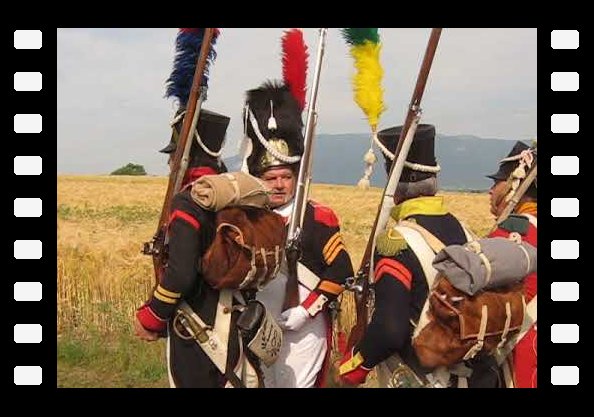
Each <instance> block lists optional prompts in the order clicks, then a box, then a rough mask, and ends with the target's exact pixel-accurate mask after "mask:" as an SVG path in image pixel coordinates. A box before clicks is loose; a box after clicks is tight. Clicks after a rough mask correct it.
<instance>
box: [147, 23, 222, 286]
mask: <svg viewBox="0 0 594 417" xmlns="http://www.w3.org/2000/svg"><path fill="white" fill-rule="evenodd" d="M213 33H214V28H206V29H205V30H204V37H203V41H202V45H201V48H200V55H199V56H198V61H197V64H196V70H195V72H194V78H193V80H192V87H191V90H190V95H189V98H188V103H187V107H186V113H185V115H184V120H183V124H182V128H181V132H180V134H179V141H178V143H177V147H176V149H175V153H174V155H173V159H172V162H171V171H170V174H169V182H168V184H167V192H166V193H165V200H164V201H163V207H162V208H161V216H160V218H159V224H158V225H157V231H156V233H155V235H154V236H153V239H152V241H151V242H150V243H149V242H146V243H145V244H144V248H143V253H144V254H145V255H152V257H153V267H154V270H155V280H156V284H158V283H159V282H160V281H161V277H162V275H163V271H164V266H165V263H166V261H167V251H166V250H165V243H166V232H167V224H168V221H169V212H170V211H171V202H172V200H173V196H174V195H175V194H176V193H177V192H178V191H179V190H180V188H181V183H182V180H183V178H184V175H185V173H186V168H187V166H188V155H189V153H190V148H191V146H192V138H193V136H194V132H195V131H196V124H197V122H198V116H199V113H200V108H201V106H202V101H203V99H204V93H205V91H204V89H203V88H202V86H201V84H202V77H203V75H204V71H205V68H206V64H207V59H208V55H209V52H210V48H211V41H212V37H213Z"/></svg>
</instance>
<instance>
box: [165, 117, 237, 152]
mask: <svg viewBox="0 0 594 417" xmlns="http://www.w3.org/2000/svg"><path fill="white" fill-rule="evenodd" d="M183 111H184V109H180V110H178V111H177V114H176V117H175V119H174V121H173V123H172V125H173V129H172V132H171V139H170V141H169V143H168V144H167V146H165V147H164V148H163V149H161V150H160V151H159V152H162V153H167V154H170V153H173V152H175V150H176V148H177V142H178V138H179V135H180V133H181V129H182V125H183V120H184V119H183V115H182V112H183ZM230 120H231V119H230V118H229V117H227V116H225V115H223V114H219V113H215V112H213V111H210V110H206V109H201V110H200V115H199V116H198V123H197V125H196V133H197V134H198V136H199V137H200V140H201V141H202V143H203V144H204V145H205V146H206V148H208V150H209V151H210V152H212V153H219V152H220V150H221V148H222V147H223V143H224V142H225V134H226V132H227V127H228V126H229V121H230ZM194 140H195V138H194ZM196 145H198V144H195V143H192V149H195V148H196V149H198V148H200V146H196ZM200 151H202V152H203V153H206V151H204V150H203V149H201V148H200V150H199V151H198V152H200Z"/></svg>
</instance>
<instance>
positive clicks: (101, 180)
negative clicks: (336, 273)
mask: <svg viewBox="0 0 594 417" xmlns="http://www.w3.org/2000/svg"><path fill="white" fill-rule="evenodd" d="M166 188H167V180H166V179H165V178H163V177H111V176H59V177H58V210H57V215H58V317H57V319H58V386H60V387H166V386H168V383H167V372H166V368H165V366H164V357H165V353H164V352H165V347H164V343H163V341H159V342H156V343H143V342H140V341H139V340H137V339H136V338H134V336H133V331H132V317H133V315H134V312H135V310H136V308H138V307H139V306H140V305H141V304H142V303H143V302H144V300H145V299H146V298H147V295H148V294H149V291H150V290H151V288H152V285H153V282H154V276H153V269H152V261H151V259H150V257H148V256H144V255H142V254H141V253H140V251H141V248H142V243H143V242H145V241H149V240H150V239H151V237H152V235H153V233H154V231H155V227H156V224H157V221H158V217H159V214H160V208H161V204H162V201H163V196H164V193H165V190H166ZM381 192H382V190H380V189H377V188H371V189H369V190H366V191H363V190H360V189H358V188H356V187H355V186H338V185H323V184H314V185H313V187H312V190H311V197H312V198H313V199H315V200H316V201H318V202H320V203H323V204H326V205H329V206H330V207H332V208H333V209H334V211H335V212H336V213H337V214H338V216H339V218H340V220H341V223H342V230H343V235H344V240H345V243H346V246H347V249H348V250H349V252H350V254H351V257H352V260H353V264H354V268H355V270H356V269H357V268H358V266H359V265H358V263H359V261H360V260H361V257H362V256H363V252H364V249H365V245H366V243H367V239H368V235H369V232H370V229H371V226H372V224H373V221H374V216H375V213H376V210H377V207H378V204H379V200H380V197H381ZM442 195H443V196H444V198H445V201H446V204H447V206H448V207H449V208H450V210H451V211H452V212H453V213H454V214H456V215H458V216H459V217H460V218H461V219H462V220H463V221H464V222H465V224H466V225H467V226H468V227H469V228H470V229H472V230H473V231H474V232H476V233H477V234H479V235H483V234H485V233H486V232H487V231H488V229H489V227H490V226H491V216H490V215H489V209H488V207H489V206H488V196H487V195H486V194H477V193H443V194H442ZM341 308H342V312H341V315H340V317H339V327H340V328H343V329H347V330H348V329H350V327H351V326H352V324H353V323H354V313H353V312H354V304H353V300H352V297H351V295H350V294H346V295H345V296H344V297H343V303H342V306H341Z"/></svg>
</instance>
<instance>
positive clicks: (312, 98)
mask: <svg viewBox="0 0 594 417" xmlns="http://www.w3.org/2000/svg"><path fill="white" fill-rule="evenodd" d="M327 32H328V28H321V29H320V37H319V40H318V52H317V57H316V68H315V72H314V78H313V84H312V88H311V92H310V95H309V108H308V109H307V120H306V123H305V134H304V137H305V138H304V143H303V156H302V157H301V164H300V167H299V174H298V175H297V185H296V189H295V201H294V204H293V212H292V214H291V221H290V222H289V230H288V233H287V244H286V249H285V253H286V257H287V270H288V280H287V288H286V293H285V303H284V306H283V310H286V309H288V308H291V307H295V306H297V305H298V304H299V287H298V281H297V261H298V260H299V258H300V256H301V231H302V228H303V216H304V214H305V207H306V205H307V197H308V193H309V184H310V182H311V166H312V164H311V161H312V149H313V140H314V131H315V126H316V122H317V117H318V114H317V102H318V86H319V84H320V70H321V67H322V58H323V56H324V49H325V45H326V35H327Z"/></svg>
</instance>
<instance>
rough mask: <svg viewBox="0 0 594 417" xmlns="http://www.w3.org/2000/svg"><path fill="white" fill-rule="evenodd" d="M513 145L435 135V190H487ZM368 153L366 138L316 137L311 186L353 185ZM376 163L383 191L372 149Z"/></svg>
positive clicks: (233, 163)
mask: <svg viewBox="0 0 594 417" xmlns="http://www.w3.org/2000/svg"><path fill="white" fill-rule="evenodd" d="M514 143H515V142H514V141H510V140H504V139H485V138H480V137H477V136H472V135H461V136H447V135H437V139H436V141H435V155H436V158H437V162H438V163H439V165H440V166H441V172H440V173H439V177H438V178H439V179H438V181H439V187H440V188H442V189H444V190H467V191H470V190H473V191H485V190H488V189H489V188H490V187H491V185H492V181H491V180H490V179H488V178H486V177H485V175H487V174H490V173H493V172H495V171H497V165H498V162H499V160H501V159H502V158H504V157H505V156H506V155H507V154H508V153H509V151H510V150H511V148H512V147H513V144H514ZM368 149H369V135H366V134H357V133H354V134H337V135H324V134H321V135H318V136H317V137H316V139H315V143H314V164H313V182H316V183H324V184H342V185H356V184H357V182H358V181H359V179H360V178H361V177H362V176H363V172H364V170H365V166H366V165H365V162H363V155H365V153H366V152H367V150H368ZM374 151H375V154H376V157H377V158H378V161H377V162H376V164H375V165H374V169H373V174H372V177H371V185H372V186H375V187H382V188H383V187H384V185H385V184H386V172H385V169H384V158H383V155H381V152H380V151H379V150H378V149H377V148H375V147H374ZM225 164H226V165H227V167H228V169H229V170H230V171H234V170H239V168H240V166H241V160H240V157H239V156H238V155H236V156H233V157H230V158H226V159H225Z"/></svg>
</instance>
